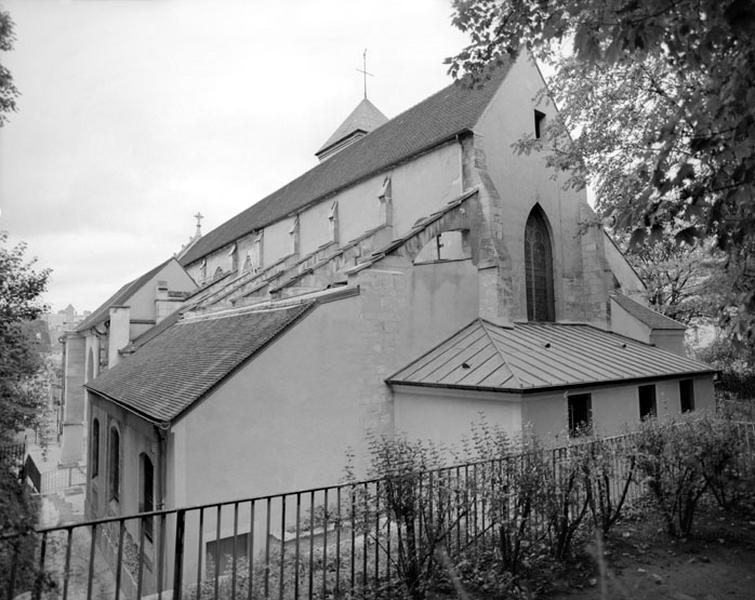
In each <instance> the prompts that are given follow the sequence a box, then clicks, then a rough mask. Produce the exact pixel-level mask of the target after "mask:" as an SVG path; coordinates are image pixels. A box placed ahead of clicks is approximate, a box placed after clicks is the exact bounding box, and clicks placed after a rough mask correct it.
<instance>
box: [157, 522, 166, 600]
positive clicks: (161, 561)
mask: <svg viewBox="0 0 755 600" xmlns="http://www.w3.org/2000/svg"><path fill="white" fill-rule="evenodd" d="M166 523H167V516H166V515H164V514H162V515H160V535H159V536H158V538H157V600H162V597H163V583H164V582H163V578H164V575H165V573H164V570H165V535H166V529H167V528H166V527H165V524H166Z"/></svg>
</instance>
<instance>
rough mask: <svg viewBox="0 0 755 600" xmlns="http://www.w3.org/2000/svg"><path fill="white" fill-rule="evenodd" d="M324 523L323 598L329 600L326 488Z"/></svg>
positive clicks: (326, 495) (325, 494)
mask: <svg viewBox="0 0 755 600" xmlns="http://www.w3.org/2000/svg"><path fill="white" fill-rule="evenodd" d="M323 507H324V511H323V518H322V520H323V523H322V597H323V600H325V598H327V592H328V580H327V575H328V488H325V492H324V498H323Z"/></svg>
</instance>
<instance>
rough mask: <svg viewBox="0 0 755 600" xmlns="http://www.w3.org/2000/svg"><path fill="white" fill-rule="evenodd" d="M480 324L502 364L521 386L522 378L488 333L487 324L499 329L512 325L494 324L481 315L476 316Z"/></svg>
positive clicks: (517, 384)
mask: <svg viewBox="0 0 755 600" xmlns="http://www.w3.org/2000/svg"><path fill="white" fill-rule="evenodd" d="M477 318H478V319H479V321H480V323H481V324H482V328H483V330H484V331H485V335H486V336H488V339H489V340H490V343H491V344H493V348H495V349H496V352H498V355H499V356H500V357H501V360H502V361H503V364H504V365H506V367H507V368H508V370H509V371H511V376H512V377H513V378H514V383H515V384H516V386H517V387H519V388H521V387H522V378H521V376H520V374H519V373H517V372H516V371H515V370H514V367H513V366H512V364H511V361H510V360H509V358H508V356H507V355H506V353H505V352H504V351H503V350H502V349H501V347H500V346H499V345H498V343H497V342H496V341H495V340H494V339H493V337H492V336H491V335H490V331H488V326H491V327H500V328H501V329H514V327H505V326H501V325H496V324H495V323H493V322H491V321H488V320H487V319H483V318H482V317H477Z"/></svg>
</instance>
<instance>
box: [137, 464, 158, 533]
mask: <svg viewBox="0 0 755 600" xmlns="http://www.w3.org/2000/svg"><path fill="white" fill-rule="evenodd" d="M140 462H141V472H142V481H141V494H140V496H141V497H140V499H139V512H152V511H153V510H155V500H154V481H155V473H154V469H153V467H152V461H151V460H150V458H149V456H147V455H146V454H141V455H140ZM152 521H153V517H147V518H145V519H144V522H143V526H144V535H145V536H147V538H148V539H150V540H151V539H152Z"/></svg>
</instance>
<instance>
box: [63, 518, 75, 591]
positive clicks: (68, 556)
mask: <svg viewBox="0 0 755 600" xmlns="http://www.w3.org/2000/svg"><path fill="white" fill-rule="evenodd" d="M72 545H73V527H71V528H69V529H68V530H67V533H66V563H65V567H63V600H67V599H68V578H69V577H70V575H71V546H72Z"/></svg>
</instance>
